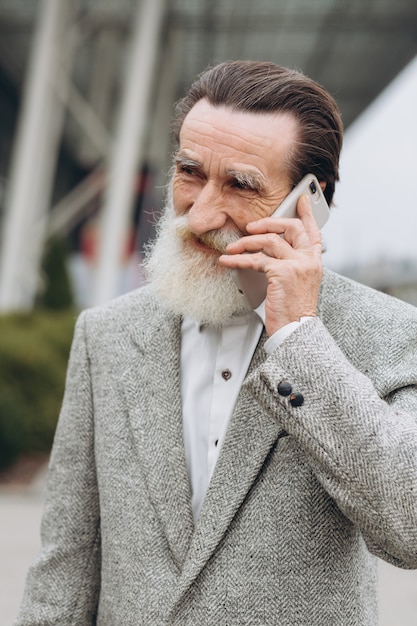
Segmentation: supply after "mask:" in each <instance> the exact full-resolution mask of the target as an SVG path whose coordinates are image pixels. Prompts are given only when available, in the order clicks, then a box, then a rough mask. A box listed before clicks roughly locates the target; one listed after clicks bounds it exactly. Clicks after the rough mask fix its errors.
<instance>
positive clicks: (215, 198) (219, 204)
mask: <svg viewBox="0 0 417 626" xmlns="http://www.w3.org/2000/svg"><path fill="white" fill-rule="evenodd" d="M227 217H228V216H227V207H226V206H225V199H224V197H223V194H222V191H221V189H220V188H219V187H217V186H216V185H214V184H211V183H206V184H205V185H204V187H202V188H201V189H200V190H199V191H198V193H197V194H196V196H195V197H194V201H193V204H192V205H191V207H190V209H189V211H188V223H189V228H190V230H191V231H192V232H193V233H194V234H195V235H202V234H203V233H206V232H208V231H210V230H217V229H219V228H222V227H223V226H224V225H225V223H226V221H227Z"/></svg>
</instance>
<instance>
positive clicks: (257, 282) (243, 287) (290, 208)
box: [232, 174, 330, 309]
mask: <svg viewBox="0 0 417 626" xmlns="http://www.w3.org/2000/svg"><path fill="white" fill-rule="evenodd" d="M303 194H307V195H308V197H309V198H310V204H311V208H312V211H313V215H314V218H315V220H316V222H317V225H318V227H319V228H322V227H323V226H324V224H325V223H326V222H327V220H328V218H329V213H330V211H329V207H328V204H327V202H326V198H325V197H324V195H323V192H322V190H321V187H320V184H319V181H318V180H317V178H316V177H315V176H314V174H307V176H304V178H303V179H302V180H301V181H300V182H299V183H298V185H296V187H294V189H293V190H292V191H291V192H290V193H289V194H288V196H287V197H286V198H284V200H283V201H282V202H281V204H280V205H279V207H278V208H277V209H276V210H275V211H274V213H273V214H272V217H297V202H298V200H299V198H300V196H302V195H303ZM232 274H233V279H234V281H235V283H236V286H237V288H238V290H239V292H240V293H241V294H242V296H244V298H245V299H246V301H247V302H248V304H249V306H250V307H251V308H252V309H256V308H258V306H259V305H260V304H261V303H262V302H263V301H264V300H265V298H266V290H267V286H268V281H267V278H266V275H265V274H264V272H257V271H256V270H252V269H235V270H232Z"/></svg>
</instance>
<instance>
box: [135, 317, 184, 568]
mask: <svg viewBox="0 0 417 626" xmlns="http://www.w3.org/2000/svg"><path fill="white" fill-rule="evenodd" d="M180 324H181V321H180V318H179V317H176V316H173V315H172V314H169V313H168V312H166V311H164V310H161V309H160V307H155V308H154V310H149V311H148V315H147V319H146V321H145V320H143V324H140V323H139V324H135V326H134V328H133V330H132V339H133V347H132V352H131V355H130V357H129V359H128V365H127V368H126V370H125V372H124V374H123V382H124V389H125V396H126V401H127V405H128V409H129V415H130V424H131V429H132V434H133V437H134V439H135V441H136V444H137V447H138V457H139V462H140V463H141V465H142V470H143V475H144V477H145V482H146V486H147V489H148V493H149V498H150V500H151V502H152V504H153V506H154V507H155V509H156V512H157V515H158V517H159V519H160V521H161V523H162V526H163V528H164V530H165V534H166V537H167V540H168V544H169V546H170V549H171V552H172V555H173V558H174V561H175V563H176V565H177V567H178V568H179V569H181V566H182V563H183V560H184V558H185V555H186V552H187V550H188V547H189V542H190V539H191V536H192V533H193V530H194V522H193V516H192V510H191V497H190V489H189V481H188V476H187V470H186V463H185V455H184V443H183V434H182V432H183V431H182V410H181V391H180V390H181V387H180V342H181V331H180Z"/></svg>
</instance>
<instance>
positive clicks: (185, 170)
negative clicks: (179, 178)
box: [178, 165, 195, 176]
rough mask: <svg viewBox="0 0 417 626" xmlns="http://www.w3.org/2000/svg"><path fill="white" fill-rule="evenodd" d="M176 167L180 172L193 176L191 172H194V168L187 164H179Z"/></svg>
mask: <svg viewBox="0 0 417 626" xmlns="http://www.w3.org/2000/svg"><path fill="white" fill-rule="evenodd" d="M178 169H179V171H180V172H181V174H187V176H193V174H195V169H194V168H193V167H190V166H189V165H180V166H179V168H178Z"/></svg>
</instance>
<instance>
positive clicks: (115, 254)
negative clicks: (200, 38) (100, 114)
mask: <svg viewBox="0 0 417 626" xmlns="http://www.w3.org/2000/svg"><path fill="white" fill-rule="evenodd" d="M165 2H166V0H142V3H141V4H140V5H139V7H138V10H137V14H136V18H135V23H134V26H133V33H132V40H131V50H130V58H129V60H128V67H127V71H126V74H125V77H124V87H123V96H122V101H121V107H120V112H119V120H118V126H117V130H116V136H115V143H114V148H113V151H112V155H111V161H110V163H109V180H110V182H109V187H108V190H107V194H106V199H105V204H104V206H103V209H102V216H101V223H100V232H99V254H98V266H97V273H96V276H95V284H94V288H93V299H92V304H101V303H103V302H106V301H107V300H109V299H110V298H112V297H113V296H115V295H116V294H117V288H118V282H119V278H120V260H121V257H122V251H123V247H124V245H125V244H126V237H127V232H128V225H129V216H130V213H131V208H132V200H133V194H134V182H135V177H136V173H137V169H138V165H139V164H140V163H141V161H142V159H143V147H144V136H145V129H146V121H147V114H148V106H149V102H150V94H151V91H152V86H153V82H154V71H155V66H156V60H157V54H158V46H159V36H160V31H161V25H162V22H163V18H164V13H165Z"/></svg>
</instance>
